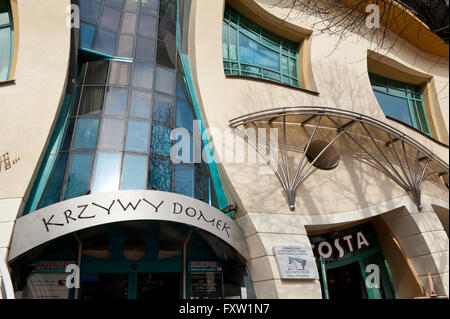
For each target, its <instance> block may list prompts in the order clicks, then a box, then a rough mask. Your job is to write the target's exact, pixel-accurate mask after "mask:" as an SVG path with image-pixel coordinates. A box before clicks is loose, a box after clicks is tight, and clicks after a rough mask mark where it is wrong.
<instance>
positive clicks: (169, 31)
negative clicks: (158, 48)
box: [158, 20, 177, 45]
mask: <svg viewBox="0 0 450 319" xmlns="http://www.w3.org/2000/svg"><path fill="white" fill-rule="evenodd" d="M176 30H177V28H176V25H175V23H173V22H170V21H166V20H159V29H158V39H159V40H162V41H164V42H166V43H170V44H174V45H175V42H176Z"/></svg>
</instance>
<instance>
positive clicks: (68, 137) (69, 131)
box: [61, 117, 75, 151]
mask: <svg viewBox="0 0 450 319" xmlns="http://www.w3.org/2000/svg"><path fill="white" fill-rule="evenodd" d="M66 125H67V127H66V131H65V132H64V139H63V142H62V145H61V150H62V151H67V150H68V149H70V144H71V143H72V136H73V128H74V126H75V118H74V117H71V118H69V121H68V122H67V124H66Z"/></svg>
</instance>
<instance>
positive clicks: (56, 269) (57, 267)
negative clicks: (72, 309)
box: [21, 261, 74, 299]
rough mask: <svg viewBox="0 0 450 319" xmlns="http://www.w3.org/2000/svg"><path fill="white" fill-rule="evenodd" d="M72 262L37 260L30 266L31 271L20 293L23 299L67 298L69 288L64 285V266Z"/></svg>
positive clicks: (65, 274) (65, 277)
mask: <svg viewBox="0 0 450 319" xmlns="http://www.w3.org/2000/svg"><path fill="white" fill-rule="evenodd" d="M71 264H74V262H67V261H65V262H60V261H38V262H35V263H34V264H31V265H30V266H32V267H33V271H32V273H31V274H30V275H29V276H28V278H27V282H26V286H25V288H24V289H23V291H22V293H21V295H22V298H24V299H68V298H69V292H70V290H69V288H67V286H66V279H67V276H68V275H69V273H66V267H67V266H68V265H71Z"/></svg>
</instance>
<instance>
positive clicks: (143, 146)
mask: <svg viewBox="0 0 450 319" xmlns="http://www.w3.org/2000/svg"><path fill="white" fill-rule="evenodd" d="M149 138H150V123H149V122H143V121H134V120H129V121H128V131H127V142H126V145H125V150H127V151H133V152H142V153H147V152H148V143H149Z"/></svg>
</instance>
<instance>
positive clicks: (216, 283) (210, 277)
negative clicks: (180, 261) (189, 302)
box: [191, 272, 222, 299]
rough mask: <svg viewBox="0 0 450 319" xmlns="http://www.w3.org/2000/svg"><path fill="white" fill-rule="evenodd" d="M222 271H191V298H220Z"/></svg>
mask: <svg viewBox="0 0 450 319" xmlns="http://www.w3.org/2000/svg"><path fill="white" fill-rule="evenodd" d="M221 298H222V273H221V272H201V273H191V299H221Z"/></svg>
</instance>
